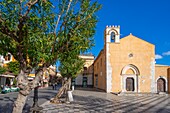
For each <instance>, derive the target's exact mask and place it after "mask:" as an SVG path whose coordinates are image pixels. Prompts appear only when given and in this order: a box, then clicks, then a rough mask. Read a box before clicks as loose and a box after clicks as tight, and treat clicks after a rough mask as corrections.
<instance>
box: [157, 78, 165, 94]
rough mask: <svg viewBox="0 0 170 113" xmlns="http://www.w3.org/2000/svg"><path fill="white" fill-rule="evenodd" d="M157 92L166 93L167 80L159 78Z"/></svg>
mask: <svg viewBox="0 0 170 113" xmlns="http://www.w3.org/2000/svg"><path fill="white" fill-rule="evenodd" d="M157 91H158V92H165V80H164V79H163V78H159V79H158V81H157Z"/></svg>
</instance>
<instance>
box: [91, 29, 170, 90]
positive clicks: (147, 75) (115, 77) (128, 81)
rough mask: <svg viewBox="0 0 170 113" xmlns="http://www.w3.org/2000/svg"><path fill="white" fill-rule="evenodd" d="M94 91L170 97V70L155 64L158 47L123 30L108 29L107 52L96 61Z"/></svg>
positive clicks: (105, 48) (104, 49)
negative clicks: (121, 32) (153, 94)
mask: <svg viewBox="0 0 170 113" xmlns="http://www.w3.org/2000/svg"><path fill="white" fill-rule="evenodd" d="M94 87H96V88H99V89H103V90H105V91H106V92H114V93H122V92H135V93H160V92H164V93H170V66H166V65H157V64H156V63H155V45H153V44H151V43H149V42H146V41H144V40H142V39H140V38H138V37H136V36H134V35H132V34H130V35H128V36H126V37H123V38H121V39H120V26H107V27H106V29H105V32H104V48H103V49H102V50H101V51H100V53H99V55H98V57H97V58H96V59H95V61H94Z"/></svg>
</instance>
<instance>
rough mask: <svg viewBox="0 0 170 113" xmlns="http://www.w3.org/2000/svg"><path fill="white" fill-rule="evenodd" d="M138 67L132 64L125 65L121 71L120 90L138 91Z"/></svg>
mask: <svg viewBox="0 0 170 113" xmlns="http://www.w3.org/2000/svg"><path fill="white" fill-rule="evenodd" d="M138 75H140V73H139V69H138V68H137V67H136V66H135V65H133V64H129V65H126V66H125V67H124V68H123V69H122V72H121V90H122V92H138V91H139V84H138Z"/></svg>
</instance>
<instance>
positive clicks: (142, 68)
mask: <svg viewBox="0 0 170 113" xmlns="http://www.w3.org/2000/svg"><path fill="white" fill-rule="evenodd" d="M107 44H108V45H109V54H110V58H109V59H110V63H111V66H112V91H113V92H121V90H122V89H121V87H122V81H121V76H122V75H121V71H122V69H123V67H125V66H126V65H129V64H133V65H135V66H136V67H137V68H138V69H139V72H140V75H139V84H138V85H139V92H150V91H151V87H148V86H151V74H152V72H151V63H152V62H153V59H154V54H155V53H154V49H155V47H154V45H152V44H150V43H148V42H145V41H143V40H141V39H138V38H136V37H134V36H133V35H129V36H127V37H125V38H123V39H121V40H120V43H107ZM130 54H132V55H133V56H132V57H129V55H130Z"/></svg>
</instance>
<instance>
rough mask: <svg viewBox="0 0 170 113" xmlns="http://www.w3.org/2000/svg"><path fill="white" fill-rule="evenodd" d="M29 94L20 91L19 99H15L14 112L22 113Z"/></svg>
mask: <svg viewBox="0 0 170 113" xmlns="http://www.w3.org/2000/svg"><path fill="white" fill-rule="evenodd" d="M26 99H27V96H24V95H23V94H21V93H19V94H18V97H17V100H16V101H15V104H14V107H13V111H12V113H22V110H23V107H24V105H25V102H26Z"/></svg>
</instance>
